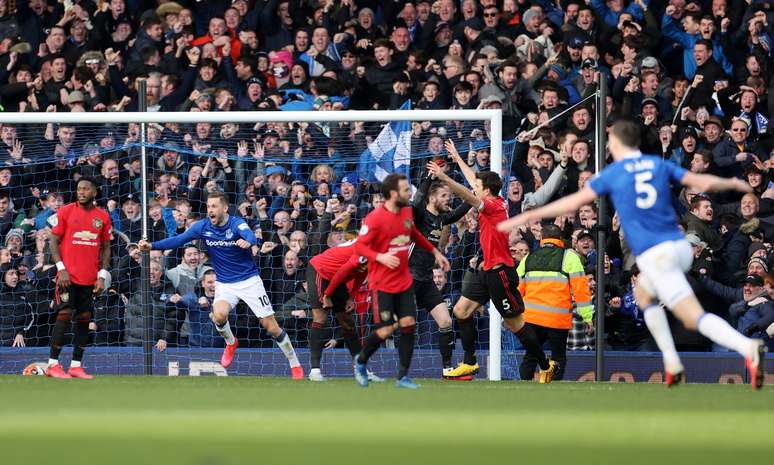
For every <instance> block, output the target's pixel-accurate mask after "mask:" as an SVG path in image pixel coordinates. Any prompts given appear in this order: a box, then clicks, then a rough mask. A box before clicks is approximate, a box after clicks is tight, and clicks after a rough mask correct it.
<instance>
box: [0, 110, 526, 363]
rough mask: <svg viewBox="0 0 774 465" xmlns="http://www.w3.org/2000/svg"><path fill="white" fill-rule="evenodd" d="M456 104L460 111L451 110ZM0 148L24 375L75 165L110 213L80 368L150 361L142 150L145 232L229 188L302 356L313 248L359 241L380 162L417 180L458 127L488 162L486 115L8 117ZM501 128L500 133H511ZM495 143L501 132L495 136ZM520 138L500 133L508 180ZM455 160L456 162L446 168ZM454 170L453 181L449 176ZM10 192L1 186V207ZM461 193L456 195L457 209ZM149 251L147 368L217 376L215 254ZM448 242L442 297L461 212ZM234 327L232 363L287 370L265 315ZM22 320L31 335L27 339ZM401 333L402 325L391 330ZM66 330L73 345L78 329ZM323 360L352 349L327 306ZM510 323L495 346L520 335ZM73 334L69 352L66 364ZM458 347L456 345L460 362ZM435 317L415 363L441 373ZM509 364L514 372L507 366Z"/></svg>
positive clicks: (466, 228) (38, 344) (41, 349)
mask: <svg viewBox="0 0 774 465" xmlns="http://www.w3.org/2000/svg"><path fill="white" fill-rule="evenodd" d="M449 117H450V118H453V114H452V113H451V112H450V114H449ZM0 135H1V136H2V137H1V139H2V141H1V143H2V145H3V147H2V148H0V157H2V163H1V164H0V193H1V194H0V196H1V197H0V221H2V229H0V235H1V236H2V237H0V239H2V246H3V248H2V249H1V252H0V262H1V266H2V271H3V286H4V288H3V291H2V306H3V307H2V320H3V322H2V330H3V331H2V333H1V336H2V346H4V347H5V348H4V349H1V350H3V352H2V353H3V358H4V359H5V362H4V363H3V364H2V370H3V371H4V372H15V373H20V372H21V371H22V369H23V368H24V367H25V366H26V365H28V364H29V363H31V362H45V361H46V359H47V358H48V349H47V347H48V345H49V343H50V337H51V332H52V328H53V325H54V322H55V320H56V314H55V311H54V310H53V306H52V299H53V295H54V288H55V276H56V267H55V265H54V263H53V262H52V259H51V255H50V249H49V243H48V239H47V232H48V230H49V229H50V224H51V217H52V215H55V214H56V211H57V209H58V208H60V207H61V206H62V205H63V204H66V203H69V202H72V201H74V200H75V185H76V181H77V179H78V178H79V177H80V176H91V177H94V178H96V179H97V180H98V182H99V184H100V192H99V195H98V199H97V202H98V204H99V206H100V207H102V208H105V209H106V210H108V211H109V213H110V216H111V219H112V226H113V231H112V243H111V245H112V247H111V269H110V270H109V271H110V272H111V276H112V282H111V283H110V287H109V289H107V291H106V292H105V293H104V294H102V295H99V296H96V297H95V301H94V316H93V322H92V325H91V329H92V334H91V339H90V344H89V347H88V348H87V350H86V358H85V360H84V366H86V367H87V368H89V367H90V368H91V370H92V371H94V372H96V373H113V374H130V373H136V374H141V373H143V368H144V366H143V364H144V360H145V359H144V357H143V343H144V342H145V341H144V339H143V338H144V334H145V333H144V320H143V317H142V315H143V304H142V302H143V301H142V295H141V292H140V289H141V269H140V262H141V260H140V253H139V251H138V249H137V247H136V244H137V242H138V241H139V240H140V239H141V237H142V234H143V231H142V221H141V210H142V208H143V205H142V202H141V201H142V195H141V190H142V189H141V182H142V177H141V174H142V173H141V171H142V168H141V163H140V157H141V153H142V148H143V146H144V147H145V151H146V153H147V169H148V172H147V180H148V181H147V190H148V199H149V200H148V204H147V206H146V207H147V212H148V237H149V239H150V240H159V239H163V238H166V237H171V236H174V235H177V234H180V233H181V232H183V231H184V230H185V229H186V228H188V227H189V226H190V225H191V224H192V223H193V222H194V221H196V220H198V219H200V218H203V217H206V215H205V213H206V196H207V193H208V192H211V191H214V190H219V191H223V192H225V193H226V194H228V197H229V199H230V204H231V213H232V214H234V215H237V216H240V217H243V218H244V219H245V220H246V221H247V223H248V225H249V226H250V227H251V228H252V229H253V231H255V233H256V236H257V238H258V245H257V246H256V247H254V248H253V253H254V259H255V261H256V263H257V264H258V267H259V270H260V274H261V278H262V279H263V281H264V284H265V287H266V289H267V291H268V294H269V297H270V299H271V303H272V306H273V308H274V311H275V312H276V316H277V319H278V321H279V323H280V325H281V326H282V327H283V328H284V329H285V330H286V331H287V333H288V334H289V335H290V338H291V340H292V342H293V344H294V346H295V347H296V349H297V351H298V353H299V355H300V358H301V361H302V364H303V365H304V367H305V368H307V369H308V366H309V365H308V363H309V358H308V348H309V333H310V327H311V309H310V306H309V303H308V300H309V299H308V298H307V294H306V281H305V273H306V268H307V265H308V262H309V259H310V258H311V257H313V256H314V255H316V254H318V253H321V252H323V251H324V250H326V249H327V248H329V247H332V246H335V245H337V244H340V243H342V242H344V241H347V240H351V239H354V238H355V237H356V235H357V231H358V229H359V227H360V224H361V222H362V220H363V218H364V217H365V216H366V215H367V214H368V212H369V211H371V210H372V209H373V208H374V205H377V204H378V202H379V199H380V196H379V194H378V193H379V180H380V179H382V178H383V176H384V175H385V174H386V173H390V172H400V173H404V174H406V175H407V176H408V177H409V179H410V181H411V183H412V184H413V185H414V186H415V187H416V186H419V184H420V183H421V181H422V180H423V178H424V177H425V176H426V168H425V166H426V164H427V162H428V161H431V160H443V161H445V162H446V163H447V165H453V163H449V162H450V160H449V159H448V156H447V153H446V151H445V149H444V147H443V143H444V141H445V140H446V139H451V140H452V141H454V143H455V145H456V147H457V148H458V150H459V152H460V153H461V155H462V156H463V158H466V159H467V161H468V162H469V164H471V165H472V166H474V167H475V168H476V169H488V165H489V163H490V151H489V147H490V145H491V144H492V143H493V142H492V141H490V139H489V123H488V122H486V121H484V120H481V121H453V120H450V121H436V122H429V121H407V122H388V121H384V122H355V121H352V122H326V121H317V122H310V123H280V122H256V123H249V124H245V123H238V124H237V123H226V124H211V123H205V122H199V123H188V124H177V123H162V122H159V123H152V124H147V125H146V137H145V140H144V141H143V139H142V137H141V130H140V125H139V124H137V123H126V124H25V125H21V124H3V125H2V129H1V134H0ZM507 137H508V136H507V135H506V138H507ZM494 143H501V141H494ZM513 149H514V143H513V142H507V141H506V142H505V143H503V150H502V152H503V160H502V166H503V170H502V172H501V173H500V174H501V175H502V176H503V178H504V180H505V183H504V184H505V186H506V188H507V185H508V182H507V180H508V178H509V176H510V166H511V156H512V154H513ZM450 169H451V171H452V172H458V170H457V169H456V167H453V166H450ZM454 176H455V177H457V179H460V180H461V179H462V177H461V176H459V175H458V174H455V175H454ZM3 198H5V199H7V202H6V205H5V206H4V205H3ZM459 202H460V200H459V199H456V198H455V199H453V201H452V207H454V206H456V205H457V204H458V203H459ZM192 245H193V247H181V248H180V249H177V250H172V251H167V252H164V253H162V252H158V251H154V252H152V253H151V261H150V263H151V265H150V272H149V274H150V286H149V288H150V293H151V302H152V303H151V309H150V313H151V315H152V326H153V327H152V331H151V333H152V340H151V341H150V342H151V345H152V346H153V372H154V373H156V374H163V375H166V374H171V375H174V374H205V373H215V374H223V370H222V369H221V368H219V365H218V363H217V362H218V360H219V359H220V353H221V350H222V349H221V348H222V347H223V344H224V342H223V339H222V338H221V337H220V336H219V335H218V334H217V332H216V331H215V329H214V327H213V324H212V323H211V322H210V319H209V313H210V305H211V301H212V299H211V295H210V294H208V291H207V285H206V282H205V281H206V280H203V279H202V278H203V275H204V271H206V270H207V269H208V268H209V261H208V257H207V253H206V250H205V249H204V247H202V246H201V245H200V244H192ZM442 246H443V247H442V248H443V251H444V252H445V254H446V256H447V257H448V258H449V260H450V262H451V265H452V269H451V271H450V272H449V273H446V274H440V275H439V276H436V277H435V282H436V284H437V285H438V286H439V288H440V289H441V291H442V293H443V295H444V296H445V297H446V300H447V302H448V304H449V310H450V311H451V307H452V306H453V304H454V303H455V302H456V300H457V299H458V298H459V295H460V290H461V284H462V279H463V276H464V274H465V273H466V272H469V271H470V270H471V265H475V261H476V256H477V255H478V254H479V253H480V246H479V240H478V233H477V222H476V217H475V215H474V214H473V213H469V214H468V215H466V216H465V217H464V218H463V219H462V220H460V221H458V222H457V223H455V224H452V225H450V226H449V227H448V228H447V231H446V232H445V234H444V240H443V243H442ZM367 295H368V294H367V293H366V292H365V291H364V290H363V289H355V290H353V292H352V296H353V305H352V306H351V308H350V311H352V312H353V314H354V316H355V320H356V322H357V328H358V332H359V335H360V336H361V337H365V336H366V335H367V334H368V333H369V332H370V331H371V328H372V326H371V324H372V318H371V314H370V311H369V310H370V302H369V299H368V297H367ZM476 318H477V322H476V324H477V329H478V348H479V349H480V350H486V349H488V341H489V336H488V332H489V331H488V328H489V323H488V317H487V316H486V313H484V315H483V316H476ZM230 322H231V327H232V328H233V330H234V332H235V335H236V337H237V338H238V339H239V340H240V349H239V350H238V351H237V357H236V359H235V362H234V365H232V367H231V368H229V370H228V372H229V374H241V375H276V376H285V375H286V374H287V373H288V366H287V361H286V360H285V358H284V356H283V355H282V352H281V351H280V350H279V349H278V348H277V347H276V345H275V344H274V342H273V340H272V338H271V337H270V336H269V335H268V334H267V333H266V332H265V331H264V330H263V329H262V328H261V326H260V324H259V321H258V319H257V318H256V317H255V316H254V315H253V314H252V312H251V311H250V310H249V309H248V308H247V307H246V306H245V305H244V304H240V305H238V306H237V307H236V309H234V310H232V312H231V317H230ZM19 334H21V335H22V338H23V343H24V345H25V346H26V347H24V348H22V347H13V348H11V347H10V346H12V345H14V342H16V345H17V346H18V345H20V344H19V341H18V337H17V336H18V335H19ZM395 337H399V336H398V335H397V334H396V336H395ZM71 338H72V331H71V330H69V331H68V337H67V340H66V343H67V344H69V343H71ZM325 340H326V341H328V342H327V344H326V349H325V350H324V353H323V360H322V365H323V372H324V373H325V374H326V375H345V374H350V373H351V360H350V359H349V355H348V352H347V351H346V349H345V348H344V345H343V342H342V340H341V331H340V328H339V327H338V326H337V323H336V319H335V318H333V317H332V316H331V318H330V320H329V322H328V325H327V326H326V332H325ZM393 344H394V342H393V341H390V340H388V341H386V345H387V346H388V347H387V350H382V351H380V352H379V353H378V354H377V356H376V357H375V358H374V363H373V366H374V369H375V370H376V371H377V372H379V373H380V374H382V375H385V376H393V375H394V371H395V363H394V362H395V360H396V359H397V355H396V354H395V353H394V351H391V350H389V348H390V347H392V346H393ZM514 344H515V342H514V340H513V338H512V336H511V335H510V333H508V332H504V336H503V350H507V349H509V348H511V349H512V348H513V347H514ZM70 353H71V352H70V350H69V348H67V349H65V351H64V352H63V355H62V359H63V362H65V363H66V362H67V360H68V359H69V356H70V355H69V354H70ZM459 360H460V354H459V353H455V363H456V362H457V361H459ZM440 371H441V361H440V356H439V352H438V327H437V325H436V324H435V321H434V320H433V318H432V317H431V316H430V315H429V312H428V309H419V311H418V323H417V338H416V351H415V356H414V362H413V369H412V374H413V375H414V376H429V377H436V376H439V375H440ZM503 374H504V377H509V376H508V373H507V372H504V373H503Z"/></svg>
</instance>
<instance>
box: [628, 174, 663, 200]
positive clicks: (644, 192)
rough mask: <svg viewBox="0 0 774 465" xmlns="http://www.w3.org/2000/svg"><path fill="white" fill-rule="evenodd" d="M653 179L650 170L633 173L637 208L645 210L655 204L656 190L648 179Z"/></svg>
mask: <svg viewBox="0 0 774 465" xmlns="http://www.w3.org/2000/svg"><path fill="white" fill-rule="evenodd" d="M651 180H653V172H652V171H643V172H641V173H637V174H635V175H634V191H635V192H637V208H641V209H643V210H647V209H648V208H650V207H652V206H653V205H655V204H656V199H657V198H658V192H657V191H656V188H655V187H653V185H651V184H650V181H651Z"/></svg>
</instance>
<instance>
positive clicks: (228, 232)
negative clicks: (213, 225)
mask: <svg viewBox="0 0 774 465" xmlns="http://www.w3.org/2000/svg"><path fill="white" fill-rule="evenodd" d="M232 237H234V233H233V232H232V231H231V230H230V229H229V230H228V231H226V239H231V238H232Z"/></svg>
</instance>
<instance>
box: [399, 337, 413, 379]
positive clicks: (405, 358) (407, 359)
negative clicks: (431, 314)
mask: <svg viewBox="0 0 774 465" xmlns="http://www.w3.org/2000/svg"><path fill="white" fill-rule="evenodd" d="M414 329H415V325H411V326H405V327H401V328H400V341H399V342H398V357H399V363H400V366H399V368H398V379H401V378H403V377H404V376H408V372H409V368H411V357H412V355H414V339H415V336H414Z"/></svg>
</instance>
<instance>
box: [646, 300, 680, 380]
mask: <svg viewBox="0 0 774 465" xmlns="http://www.w3.org/2000/svg"><path fill="white" fill-rule="evenodd" d="M643 313H644V319H645V324H646V325H647V326H648V330H649V331H650V334H651V335H652V336H653V339H654V340H655V341H656V345H657V346H658V349H659V350H660V351H661V354H662V356H663V357H664V368H665V369H666V371H667V372H669V373H671V374H677V373H680V372H681V371H683V364H682V363H681V362H680V356H679V355H677V349H676V348H675V341H674V340H673V339H672V331H670V329H669V322H668V321H667V317H666V313H665V312H664V309H663V308H661V307H660V306H659V305H651V306H650V307H648V308H646V309H645V311H644V312H643Z"/></svg>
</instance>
